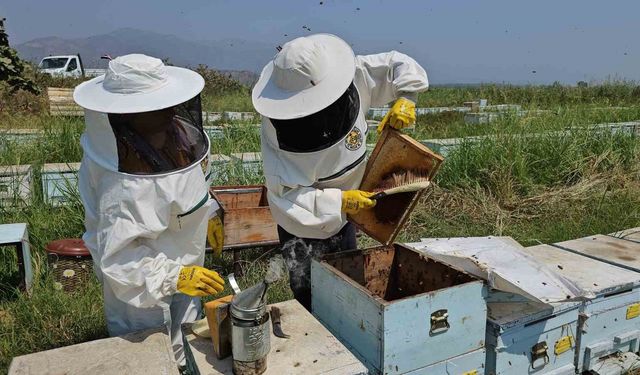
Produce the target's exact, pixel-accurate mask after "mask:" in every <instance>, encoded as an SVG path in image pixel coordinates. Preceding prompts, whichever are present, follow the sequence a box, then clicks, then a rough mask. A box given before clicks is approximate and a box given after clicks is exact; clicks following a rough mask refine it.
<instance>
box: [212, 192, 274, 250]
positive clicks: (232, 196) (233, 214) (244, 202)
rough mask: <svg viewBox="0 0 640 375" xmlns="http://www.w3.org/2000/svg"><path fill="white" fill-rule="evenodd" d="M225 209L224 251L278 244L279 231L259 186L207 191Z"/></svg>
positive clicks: (265, 193)
mask: <svg viewBox="0 0 640 375" xmlns="http://www.w3.org/2000/svg"><path fill="white" fill-rule="evenodd" d="M210 191H211V193H212V194H213V196H214V197H215V198H216V199H217V200H218V202H220V204H221V205H222V208H223V210H224V248H225V249H238V248H246V247H252V246H266V245H277V244H278V243H279V240H278V229H277V225H276V222H275V221H274V220H273V217H272V216H271V211H270V209H269V203H268V202H267V188H266V187H264V186H262V185H249V186H215V187H212V188H211V189H210Z"/></svg>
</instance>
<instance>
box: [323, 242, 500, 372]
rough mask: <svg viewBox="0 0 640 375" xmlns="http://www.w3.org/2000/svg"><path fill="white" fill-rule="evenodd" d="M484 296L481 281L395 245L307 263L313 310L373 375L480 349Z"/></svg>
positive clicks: (406, 369)
mask: <svg viewBox="0 0 640 375" xmlns="http://www.w3.org/2000/svg"><path fill="white" fill-rule="evenodd" d="M485 295H486V289H485V286H484V283H483V282H482V281H480V280H478V279H476V278H475V277H473V276H471V275H469V274H467V273H465V272H462V271H459V270H456V269H454V268H452V267H450V266H448V265H445V264H444V263H440V262H438V261H435V260H433V259H431V258H429V257H427V256H425V255H423V254H421V253H419V252H417V251H415V250H413V249H410V248H407V247H405V246H403V245H400V244H394V245H391V246H381V247H377V248H370V249H365V250H353V251H346V252H341V253H336V254H329V255H326V256H325V257H323V258H322V259H321V260H313V261H312V264H311V297H312V306H313V314H314V315H315V316H316V317H317V318H318V319H319V320H320V321H321V322H322V323H323V324H324V325H325V326H326V327H327V328H328V329H329V330H330V331H331V332H332V333H333V334H334V335H336V336H337V337H338V338H339V339H340V340H341V341H342V343H343V344H345V345H346V346H347V347H348V348H349V349H350V350H351V351H352V352H353V353H354V354H355V355H356V356H357V357H358V358H359V359H360V360H361V361H363V363H365V365H366V366H367V367H368V368H369V369H370V371H371V372H372V373H374V374H382V373H384V374H404V373H408V372H411V371H416V372H415V373H416V374H417V373H433V372H424V371H425V369H426V368H428V366H430V365H434V364H437V363H440V362H442V361H447V360H449V359H452V358H456V357H459V356H461V355H463V354H465V353H470V352H473V351H476V350H479V349H482V348H484V340H485V330H486V317H487V316H486V303H485V300H484V297H485ZM469 370H472V369H465V370H464V371H469ZM464 371H460V373H462V372H464ZM411 373H413V372H411Z"/></svg>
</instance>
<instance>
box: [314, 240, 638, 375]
mask: <svg viewBox="0 0 640 375" xmlns="http://www.w3.org/2000/svg"><path fill="white" fill-rule="evenodd" d="M312 296H313V312H314V315H315V316H316V317H317V318H318V319H319V320H320V321H321V322H322V323H323V324H324V325H325V326H326V327H328V328H329V330H330V331H331V332H332V333H333V334H334V335H336V336H337V337H338V338H339V339H340V340H341V341H342V342H343V343H344V344H345V345H346V346H347V347H348V348H349V349H350V350H351V351H352V352H353V353H354V354H355V355H356V356H357V357H358V358H359V359H360V360H361V361H362V362H363V363H364V364H365V365H366V366H367V367H368V368H369V370H370V372H371V373H373V374H554V375H558V374H576V373H583V372H590V373H595V374H601V375H602V374H624V373H627V371H629V370H631V369H633V368H635V367H637V366H640V357H638V356H637V352H638V350H639V343H640V228H636V229H630V230H627V231H624V232H621V233H618V234H610V235H597V236H592V237H586V238H581V239H577V240H572V241H567V242H561V243H557V244H552V245H539V246H533V247H527V248H524V247H522V246H520V245H519V244H518V243H517V242H515V241H514V240H512V239H511V238H508V237H476V238H451V239H423V240H422V241H420V242H417V243H410V244H394V245H390V246H381V247H375V248H369V249H364V250H354V251H351V252H344V253H338V254H332V255H328V256H326V257H325V258H323V259H322V260H319V261H314V263H313V265H312Z"/></svg>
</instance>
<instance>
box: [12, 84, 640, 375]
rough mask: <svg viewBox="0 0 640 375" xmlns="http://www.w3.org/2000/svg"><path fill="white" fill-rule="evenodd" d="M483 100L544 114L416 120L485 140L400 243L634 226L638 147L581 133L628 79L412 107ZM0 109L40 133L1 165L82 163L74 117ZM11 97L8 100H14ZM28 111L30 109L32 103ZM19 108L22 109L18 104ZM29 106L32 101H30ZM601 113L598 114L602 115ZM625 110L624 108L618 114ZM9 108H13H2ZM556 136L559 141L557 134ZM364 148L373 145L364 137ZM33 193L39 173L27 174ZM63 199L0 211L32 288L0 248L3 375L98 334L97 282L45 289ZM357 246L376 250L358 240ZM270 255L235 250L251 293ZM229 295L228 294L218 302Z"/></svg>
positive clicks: (68, 217)
mask: <svg viewBox="0 0 640 375" xmlns="http://www.w3.org/2000/svg"><path fill="white" fill-rule="evenodd" d="M477 98H487V99H489V101H490V104H500V103H510V104H521V105H522V106H523V107H524V108H527V109H545V110H549V112H547V113H545V114H543V115H540V116H524V117H518V116H515V115H513V114H512V115H507V116H505V117H503V118H502V119H500V120H499V121H496V122H494V123H491V124H487V125H476V126H470V125H466V124H465V123H464V121H463V115H461V114H456V113H448V114H440V115H428V116H420V117H419V119H418V123H417V125H416V129H415V130H414V131H413V134H414V136H415V138H418V139H426V138H454V137H465V136H477V135H487V136H488V137H486V138H484V139H483V140H482V141H480V142H474V143H472V142H466V143H463V145H462V146H461V147H460V148H458V149H457V150H455V151H454V152H452V153H451V154H449V155H448V156H447V158H446V161H445V163H444V165H443V168H442V169H441V171H440V172H439V174H438V176H437V179H436V183H435V184H434V187H433V188H432V189H431V190H430V192H429V193H428V194H426V196H425V197H424V198H423V200H422V201H421V202H420V204H419V205H418V206H417V208H416V210H415V211H414V213H413V215H412V217H411V219H410V221H409V223H408V224H407V226H406V228H405V230H404V231H403V233H402V234H401V236H400V240H401V241H416V240H419V238H420V237H449V236H470V235H481V236H484V235H506V236H512V237H514V238H515V239H516V240H518V241H519V242H521V243H522V244H523V245H534V244H538V243H549V242H555V241H560V240H566V239H571V238H576V237H581V236H585V235H589V234H593V233H610V232H613V231H616V230H620V229H623V228H629V227H634V226H639V225H640V213H639V212H638V208H639V207H640V174H639V172H640V169H639V165H640V163H639V161H640V148H639V146H640V142H639V140H638V139H637V138H636V136H634V135H630V134H622V133H617V134H612V133H611V132H597V131H595V130H594V129H592V128H590V127H588V126H585V125H589V124H595V123H602V122H617V121H630V120H640V89H639V88H638V86H635V85H632V84H627V83H609V84H605V85H602V86H595V87H588V88H577V87H563V86H558V85H553V86H547V87H537V86H531V87H521V88H518V87H511V86H495V85H489V86H483V87H474V88H435V89H433V90H432V91H430V92H428V93H425V94H422V95H421V96H420V97H419V106H458V105H460V104H461V103H462V102H463V101H466V100H472V99H477ZM18 99H19V100H20V103H22V104H21V105H18V104H16V103H13V104H7V103H8V102H7V100H8V99H6V98H5V104H4V105H2V107H1V108H2V109H1V110H0V128H5V129H6V128H39V129H43V130H44V135H42V136H40V137H37V138H35V139H34V140H32V141H30V142H28V143H26V144H25V143H18V142H15V141H12V140H9V139H3V138H2V136H1V135H0V165H11V164H32V165H35V166H39V165H42V164H44V163H52V162H77V161H80V158H81V155H82V150H81V148H80V145H79V137H80V134H81V132H82V130H83V127H84V124H83V121H82V120H81V119H77V118H54V117H50V116H48V115H46V114H44V113H43V112H42V110H41V109H38V108H42V105H41V104H38V102H37V101H38V100H41V98H40V99H39V98H35V97H31V99H29V98H28V96H27V97H25V98H15V100H18ZM11 100H13V99H11ZM30 100H31V105H27V104H28V103H30ZM25 103H27V104H25ZM34 103H35V104H34ZM250 103H251V101H250V97H249V96H248V91H247V90H244V91H243V90H242V89H240V90H236V91H234V92H232V93H228V94H225V95H218V94H215V93H212V92H210V91H208V92H205V95H204V97H203V105H204V107H205V108H206V109H208V110H212V111H213V110H216V111H218V110H234V111H250V110H251V105H250ZM603 107H604V108H603ZM616 107H626V108H616ZM7 108H13V109H14V110H12V111H8V110H7ZM558 131H563V132H564V133H562V134H560V135H558V134H557V133H552V132H558ZM369 137H370V141H371V142H374V141H375V135H373V134H371V135H370V136H369ZM259 148H260V146H259V134H258V133H257V132H256V131H255V130H253V128H252V127H249V126H246V124H231V125H230V126H228V127H227V129H226V130H225V133H224V137H223V138H222V139H221V140H216V141H215V142H214V143H213V145H212V149H213V152H214V153H223V154H230V153H233V152H248V151H259ZM227 168H228V169H227V177H226V178H225V179H224V180H219V181H216V184H236V183H238V184H247V183H259V182H261V181H262V176H260V175H259V174H255V173H247V172H245V171H244V170H243V169H242V168H239V167H238V166H228V167H227ZM34 178H35V181H34V185H36V186H37V185H38V184H39V178H40V176H39V175H38V174H36V175H35V177H34ZM70 194H71V196H70V200H71V203H70V204H69V205H67V206H64V207H57V208H55V207H51V206H49V205H47V204H45V203H44V202H43V199H42V197H41V196H39V195H38V194H36V196H35V197H34V200H33V201H32V202H31V204H29V205H27V206H26V207H23V208H20V209H14V208H10V207H6V206H5V207H0V222H2V223H9V222H26V223H28V225H29V232H30V241H31V244H32V251H33V252H34V256H35V258H36V260H35V269H36V271H37V280H36V285H35V287H34V289H33V293H32V295H31V296H30V297H29V296H26V295H23V294H21V293H19V292H17V291H16V290H15V288H14V286H15V285H16V281H17V280H16V278H17V270H16V268H15V266H14V264H15V259H14V255H12V253H11V252H9V251H2V252H0V372H5V371H6V369H7V366H8V365H9V362H10V360H11V358H12V357H14V356H16V355H20V354H25V353H30V352H34V351H39V350H45V349H50V348H55V347H59V346H63V345H70V344H74V343H78V342H83V341H87V340H92V339H96V338H100V337H104V336H105V335H106V329H105V323H104V317H103V316H102V298H101V293H100V289H99V286H98V284H97V282H95V281H94V282H92V283H90V284H89V285H87V287H86V288H85V289H84V290H82V291H79V292H77V293H75V294H66V293H63V292H61V291H57V290H55V289H54V288H53V283H52V280H51V277H50V275H49V274H48V272H47V266H46V259H45V258H44V252H43V250H42V249H43V248H44V245H45V244H46V243H47V242H49V241H51V240H54V239H58V238H63V237H79V236H81V235H82V232H83V224H82V218H83V213H82V205H81V203H80V201H79V199H78V197H77V194H75V193H74V192H71V193H70ZM360 242H361V245H362V246H366V245H370V244H373V243H374V242H373V241H372V240H371V239H368V238H366V237H364V236H362V237H361V238H360ZM276 252H277V250H273V251H271V252H269V253H264V252H263V251H260V250H253V251H247V252H245V253H244V254H243V259H244V260H243V266H244V268H245V270H246V271H247V276H245V277H244V278H243V279H242V280H241V283H242V284H244V285H243V286H246V285H250V284H251V283H252V282H254V281H256V280H258V279H259V278H260V277H261V275H262V274H263V273H264V270H265V266H266V260H267V259H268V258H269V257H270V256H272V255H273V254H275V253H276ZM207 265H208V266H209V267H212V268H215V269H217V270H219V271H220V272H221V273H222V274H227V273H229V272H231V269H232V267H231V257H230V255H226V254H225V255H224V257H223V258H222V259H221V260H220V259H218V260H214V259H211V258H210V257H207ZM227 293H229V290H225V291H224V292H223V293H222V294H227ZM269 293H270V295H269V299H270V301H280V300H284V299H288V298H290V297H291V294H290V292H289V290H288V288H287V284H286V280H283V281H281V282H279V283H278V285H276V286H275V287H274V288H272V289H271V290H270V292H269Z"/></svg>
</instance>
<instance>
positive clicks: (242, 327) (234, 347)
mask: <svg viewBox="0 0 640 375" xmlns="http://www.w3.org/2000/svg"><path fill="white" fill-rule="evenodd" d="M232 280H233V281H232ZM229 283H230V284H231V286H232V287H233V289H234V291H235V292H236V295H235V296H234V297H233V299H232V300H231V306H230V308H229V310H230V312H231V352H232V355H233V373H234V374H236V375H258V374H262V373H263V372H265V371H266V370H267V354H269V350H270V349H271V342H270V334H271V332H270V327H269V325H270V322H269V314H268V312H267V303H266V301H265V300H264V296H265V293H266V290H267V287H268V284H267V283H266V282H260V283H258V284H256V285H253V286H252V287H250V288H248V289H245V290H244V291H240V288H239V287H238V285H237V283H236V282H235V278H233V275H230V277H229ZM234 284H235V285H234Z"/></svg>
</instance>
